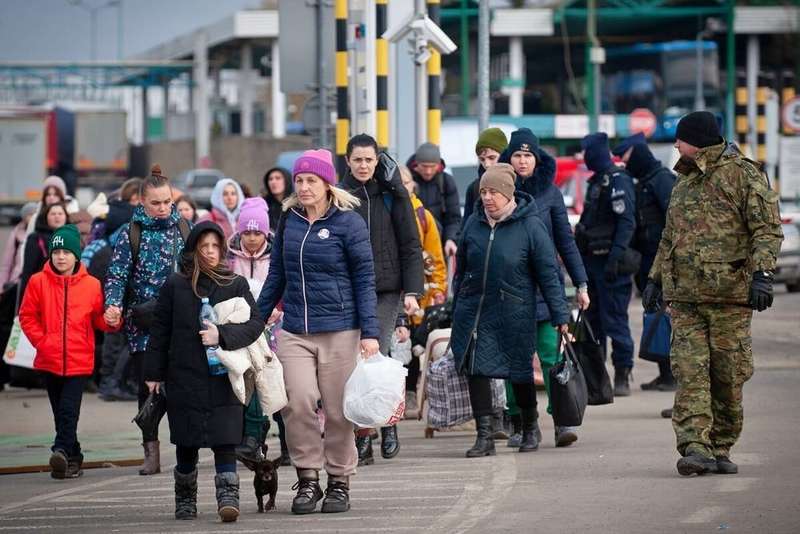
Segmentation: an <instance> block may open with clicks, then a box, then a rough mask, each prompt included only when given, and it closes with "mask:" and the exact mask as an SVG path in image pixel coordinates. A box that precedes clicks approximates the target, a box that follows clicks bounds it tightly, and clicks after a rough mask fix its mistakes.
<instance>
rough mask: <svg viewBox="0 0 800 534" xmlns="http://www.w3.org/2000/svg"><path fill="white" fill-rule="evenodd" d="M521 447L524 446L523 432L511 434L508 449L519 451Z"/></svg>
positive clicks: (507, 443) (507, 444)
mask: <svg viewBox="0 0 800 534" xmlns="http://www.w3.org/2000/svg"><path fill="white" fill-rule="evenodd" d="M520 445H522V432H515V433H513V434H511V437H509V438H508V442H506V446H507V447H513V448H515V449H519V447H520Z"/></svg>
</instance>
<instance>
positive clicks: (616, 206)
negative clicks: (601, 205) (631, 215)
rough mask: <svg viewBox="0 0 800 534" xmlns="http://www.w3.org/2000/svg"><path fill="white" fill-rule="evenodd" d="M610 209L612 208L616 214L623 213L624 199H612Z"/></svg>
mask: <svg viewBox="0 0 800 534" xmlns="http://www.w3.org/2000/svg"><path fill="white" fill-rule="evenodd" d="M611 209H612V210H614V213H616V214H617V215H622V214H623V213H625V199H623V198H620V199H618V200H612V201H611Z"/></svg>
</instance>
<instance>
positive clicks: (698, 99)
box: [694, 31, 706, 111]
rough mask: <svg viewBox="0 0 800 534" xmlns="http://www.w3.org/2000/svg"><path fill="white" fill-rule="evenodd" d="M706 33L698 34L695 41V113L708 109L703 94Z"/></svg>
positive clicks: (700, 32)
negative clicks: (704, 41) (704, 38)
mask: <svg viewBox="0 0 800 534" xmlns="http://www.w3.org/2000/svg"><path fill="white" fill-rule="evenodd" d="M704 36H705V31H699V32H697V40H696V41H695V48H696V60H695V80H694V82H695V85H694V109H695V111H703V110H704V109H706V99H705V95H704V94H703V85H704V80H703V56H704V54H703V37H704Z"/></svg>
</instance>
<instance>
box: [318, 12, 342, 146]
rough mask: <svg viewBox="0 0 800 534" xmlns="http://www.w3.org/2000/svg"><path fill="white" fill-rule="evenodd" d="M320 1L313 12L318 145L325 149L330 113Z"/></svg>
mask: <svg viewBox="0 0 800 534" xmlns="http://www.w3.org/2000/svg"><path fill="white" fill-rule="evenodd" d="M322 1H323V0H317V9H316V12H315V13H316V28H317V94H318V96H319V125H320V126H319V128H320V130H319V144H320V146H323V147H327V146H328V123H329V121H330V112H329V111H328V88H327V87H326V86H325V64H326V63H327V62H326V61H325V57H324V54H325V52H324V47H323V44H322V28H323V24H324V23H325V22H324V20H323V13H322V10H323V5H322ZM337 24H338V20H337ZM338 44H339V43H337V45H338ZM337 52H338V48H337Z"/></svg>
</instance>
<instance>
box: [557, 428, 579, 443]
mask: <svg viewBox="0 0 800 534" xmlns="http://www.w3.org/2000/svg"><path fill="white" fill-rule="evenodd" d="M576 441H578V427H575V426H557V427H556V447H569V446H570V445H572V444H573V443H575V442H576Z"/></svg>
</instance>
